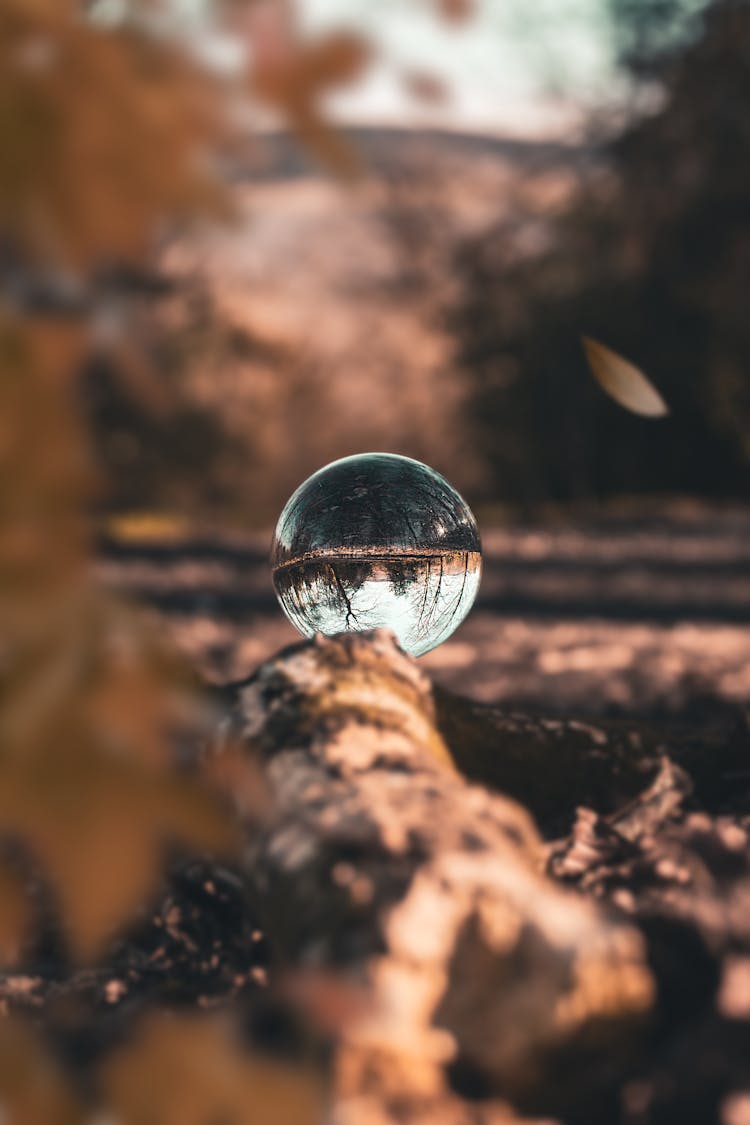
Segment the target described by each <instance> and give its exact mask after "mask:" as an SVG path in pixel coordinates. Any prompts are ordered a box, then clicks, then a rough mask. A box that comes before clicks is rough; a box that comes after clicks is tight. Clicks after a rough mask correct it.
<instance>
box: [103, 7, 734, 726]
mask: <svg viewBox="0 0 750 1125" xmlns="http://www.w3.org/2000/svg"><path fill="white" fill-rule="evenodd" d="M96 10H99V9H96ZM107 10H108V9H107V6H106V5H102V11H103V12H106V11H107ZM170 11H171V18H172V21H173V22H172V23H171V24H170V27H172V28H173V29H174V30H176V31H178V32H179V34H180V35H181V36H182V37H183V39H184V41H185V42H186V43H187V44H188V45H190V44H192V45H193V46H195V44H198V45H199V46H200V53H201V58H202V59H204V61H206V62H207V63H208V64H210V66H211V67H212V68H213V69H214V71H215V72H216V73H218V74H220V75H223V76H224V78H225V80H227V81H236V80H237V76H238V75H239V74H242V73H244V72H243V66H244V67H249V77H250V86H251V96H250V97H249V98H247V97H244V98H240V99H239V101H240V102H241V103H242V104H241V106H240V105H236V106H235V112H234V122H233V124H234V131H233V135H232V142H231V146H230V149H229V150H228V151H225V152H224V155H223V161H224V163H223V166H222V167H223V171H224V174H225V178H226V180H227V181H228V190H229V194H230V196H231V202H232V206H233V208H234V216H233V221H232V222H230V223H229V224H228V225H226V226H225V227H223V228H222V227H217V226H216V225H212V226H205V227H204V228H203V229H201V230H200V231H196V230H195V229H192V230H191V231H190V232H188V233H184V234H182V233H181V234H177V235H174V236H172V237H169V238H165V239H164V240H163V243H162V246H161V249H160V252H159V254H158V255H157V256H156V258H155V259H154V264H153V273H152V276H151V277H150V278H144V279H142V280H143V284H144V286H145V289H146V292H145V300H143V301H141V302H138V300H137V297H136V298H135V299H134V300H135V305H136V306H137V309H138V312H137V315H138V317H139V318H140V322H139V328H138V331H137V333H136V334H135V337H134V339H135V341H136V344H137V345H138V350H139V352H140V354H139V355H138V356H137V357H136V356H134V351H135V350H136V349H134V347H133V346H132V345H131V346H130V347H129V348H128V354H127V356H126V357H124V358H126V359H127V361H128V362H127V363H126V364H125V365H123V363H122V359H123V357H122V356H120V357H119V359H118V356H117V354H114V355H112V354H110V355H108V356H103V357H100V358H98V359H97V360H96V361H95V362H93V363H92V365H91V371H90V378H89V382H88V385H87V386H88V389H87V397H86V403H87V409H88V411H89V418H90V425H91V427H92V431H93V435H94V439H95V443H96V450H97V457H98V463H99V471H100V474H101V476H102V478H104V479H106V487H104V488H103V489H102V492H101V494H100V495H101V501H100V507H101V512H102V514H103V515H105V516H107V517H109V518H110V524H109V526H110V527H114V528H115V530H116V531H118V532H120V533H123V532H124V533H125V535H126V537H127V536H128V535H130V537H131V539H132V540H133V541H134V540H137V539H138V537H139V535H140V536H141V537H142V536H143V533H144V532H146V531H148V527H149V526H150V527H151V530H152V532H153V538H154V539H158V538H159V534H160V533H161V532H160V530H159V529H160V528H161V529H163V530H166V531H169V530H170V528H172V530H174V529H175V528H176V527H178V526H179V527H180V528H181V529H182V530H181V531H180V532H179V533H178V532H177V531H175V534H176V535H177V537H178V538H180V535H182V539H181V545H180V546H174V547H173V548H166V547H165V549H164V550H163V551H162V552H161V554H160V553H159V551H158V550H156V546H157V545H156V543H154V544H153V547H154V550H153V551H152V552H151V554H150V556H148V557H147V555H144V554H143V552H141V553H140V554H139V553H138V551H137V549H136V546H135V543H134V542H131V543H130V545H129V547H128V551H129V552H130V554H129V555H128V557H127V558H126V557H125V554H126V552H125V551H124V547H123V550H122V551H120V552H119V554H118V552H117V551H116V550H112V551H111V552H110V557H109V561H108V562H107V564H106V571H107V574H108V576H109V577H110V578H111V579H112V580H113V581H115V582H117V583H119V584H121V585H124V586H133V585H134V586H135V587H137V588H138V590H139V591H140V593H141V594H143V595H145V596H146V597H147V598H149V599H150V600H151V601H152V602H153V603H155V604H158V605H159V606H160V607H161V609H162V610H163V611H165V612H166V611H168V612H169V614H170V620H171V621H172V623H173V626H174V628H175V630H176V635H177V636H178V639H179V643H180V644H181V645H183V646H184V647H185V648H186V650H187V651H188V652H189V653H190V656H191V659H192V660H197V661H198V663H199V664H200V666H201V667H202V669H203V670H204V672H205V673H206V674H207V675H208V676H209V677H211V678H212V679H218V680H224V679H227V678H232V677H237V676H240V675H242V674H245V673H246V672H247V671H248V670H249V669H250V668H251V667H252V666H254V664H255V663H256V662H257V661H258V660H259V659H261V658H263V657H265V656H266V655H267V654H268V653H269V652H270V651H272V650H273V649H274V648H275V647H277V646H278V645H279V644H281V643H284V642H285V641H288V640H291V639H293V634H292V633H291V631H290V630H288V629H287V628H286V625H285V623H284V622H283V620H282V619H281V618H280V617H279V615H278V612H277V610H276V608H275V605H274V603H273V598H272V595H271V592H270V582H269V580H268V572H267V567H266V563H265V555H266V551H267V545H268V541H269V539H270V533H271V528H272V526H273V523H274V522H275V519H276V518H277V516H278V513H279V512H280V510H281V507H282V505H283V503H284V502H285V500H286V498H287V497H288V496H289V494H290V493H291V491H292V490H293V488H294V487H296V485H297V484H298V483H300V481H301V480H303V479H304V478H305V477H306V476H307V475H308V474H309V473H311V472H313V471H314V470H315V469H317V468H318V467H320V466H321V465H322V464H325V463H326V462H327V461H330V460H332V459H333V458H336V457H340V456H344V455H346V454H350V453H354V452H359V451H364V450H387V451H392V452H398V453H404V454H407V455H409V456H412V457H417V458H419V459H422V460H424V461H426V462H428V463H429V464H431V465H433V466H434V467H435V468H437V469H439V470H440V471H441V472H443V473H444V474H445V475H446V476H447V477H448V478H449V479H450V480H451V481H452V482H454V483H455V485H456V486H457V487H458V488H459V489H460V490H461V491H462V492H463V493H464V494H465V495H466V497H467V498H468V499H469V501H470V503H471V504H472V506H473V507H474V508H475V510H476V512H477V515H478V517H479V519H480V524H481V526H482V529H483V533H484V539H485V543H486V547H487V574H486V579H485V582H484V586H483V592H482V596H481V599H480V603H479V609H478V611H477V613H476V614H475V615H474V616H473V617H472V619H471V620H470V621H469V622H468V623H467V624H466V625H465V626H464V627H463V629H462V630H461V631H460V632H459V634H458V635H457V636H456V638H455V639H454V640H453V641H452V642H450V643H449V644H448V645H446V646H444V647H443V648H441V649H440V650H439V651H438V652H436V653H434V654H432V655H431V656H429V657H428V658H427V659H426V663H427V665H428V666H429V667H430V669H431V670H432V671H433V672H434V673H435V674H436V675H438V676H439V677H441V678H443V679H444V680H445V682H446V683H448V684H449V685H450V686H455V687H458V688H460V689H461V690H463V691H467V692H469V693H470V694H474V695H477V696H478V697H480V698H484V699H497V698H500V699H505V700H509V701H515V702H519V703H523V704H524V705H534V706H537V707H544V706H545V705H546V706H549V705H550V704H552V705H554V706H558V707H563V708H566V709H574V710H575V709H576V708H577V709H579V710H580V709H581V708H584V709H587V710H588V709H593V710H604V711H615V712H617V711H619V710H622V709H623V708H624V709H626V710H628V709H633V708H635V709H641V710H643V709H656V710H667V711H669V712H674V711H675V710H678V711H679V710H682V709H684V708H685V707H688V706H689V705H692V704H695V701H696V700H701V701H702V702H701V706H702V705H703V703H704V702H705V701H706V700H708V699H711V698H715V699H717V700H722V699H723V700H729V701H731V702H738V701H741V700H743V699H745V698H746V695H747V690H748V687H750V679H749V675H750V674H749V673H748V671H747V666H748V661H749V660H750V650H749V649H748V645H747V637H746V630H745V629H744V628H743V626H744V624H745V623H746V620H747V612H748V610H747V606H748V604H750V601H749V595H750V582H749V580H748V578H747V569H748V568H747V562H748V552H749V551H750V544H749V543H748V523H747V515H746V502H747V497H748V488H749V486H750V472H749V468H748V466H749V465H750V444H748V433H749V432H750V390H749V385H748V374H747V358H746V357H747V355H748V351H749V345H750V340H749V339H748V332H749V331H750V329H748V323H749V322H748V320H747V316H746V312H745V302H746V296H745V294H746V282H747V276H748V268H749V266H750V160H749V159H748V156H747V154H748V151H749V149H748V140H749V139H750V138H749V137H748V130H749V129H750V125H749V124H748V122H750V116H749V115H748V102H749V101H750V69H749V68H748V65H747V63H748V51H749V50H750V15H749V13H748V10H747V7H746V5H744V4H742V3H732V2H725V0H721V2H718V0H717V2H711V3H701V2H698V0H568V2H566V3H556V4H552V3H545V2H542V0H537V2H535V3H532V4H529V3H521V2H520V0H485V2H484V3H476V4H473V3H470V2H468V0H466V2H462V0H455V2H450V0H446V2H443V3H438V4H430V3H427V2H426V0H424V2H418V0H414V2H407V0H392V2H389V3H383V4H378V5H377V6H373V5H371V4H365V3H355V2H353V0H352V2H346V3H345V2H344V0H341V2H336V0H306V2H300V3H298V4H296V5H295V6H292V5H291V4H281V3H256V4H252V5H250V6H249V7H244V8H242V7H236V6H235V7H234V8H231V9H229V8H222V9H217V8H213V9H212V8H210V7H208V6H207V5H205V4H199V3H197V2H193V3H191V4H188V3H184V4H183V5H175V6H172V8H171V9H170ZM290 60H296V61H294V62H292V61H290ZM245 93H247V87H245ZM582 335H587V336H592V337H594V338H595V339H598V340H600V341H602V342H603V343H605V344H607V345H608V346H609V347H612V348H614V349H616V350H617V351H618V352H620V353H621V354H622V355H624V356H626V357H627V358H629V359H630V360H631V361H632V362H634V363H635V364H637V365H638V366H639V367H640V369H641V370H642V371H644V372H645V373H646V374H647V376H648V377H649V378H650V379H651V380H652V382H653V383H654V385H655V386H656V387H657V388H658V389H659V391H660V392H661V394H662V395H663V397H664V398H665V399H666V401H667V403H668V405H669V407H670V414H669V416H668V417H666V418H663V419H659V420H654V419H650V418H643V417H639V416H636V415H634V414H632V413H630V412H627V411H625V410H623V409H622V408H620V407H619V406H618V405H617V404H616V403H614V402H613V401H612V400H611V399H610V398H608V397H607V396H605V395H604V394H603V393H602V390H601V388H600V387H599V386H598V385H597V383H596V381H595V380H594V379H593V378H592V375H591V371H590V370H589V368H588V366H587V363H586V359H585V356H584V353H583V349H582V346H581V336H582ZM144 366H145V367H148V366H150V367H151V368H153V370H154V372H155V374H154V379H155V381H156V383H157V384H158V386H159V387H161V388H166V389H167V403H166V406H165V404H164V403H163V402H162V401H161V399H160V400H159V403H158V404H154V403H153V402H152V401H151V400H150V398H149V396H144V395H143V394H142V393H141V389H142V384H143V383H144V382H146V380H145V379H144V378H141V379H140V380H139V381H137V382H136V383H135V384H134V382H133V379H132V377H129V374H128V368H129V369H130V375H131V376H132V369H133V368H134V367H137V368H138V369H139V370H140V369H141V368H142V367H144ZM154 379H152V380H151V385H152V384H153V382H154ZM151 397H153V396H151ZM139 514H140V516H141V519H140V520H139V519H138V518H135V517H136V516H138V515H139ZM144 516H148V517H149V518H150V519H151V524H150V525H149V524H148V521H147V522H146V523H144V520H143V517H144ZM112 517H115V518H114V522H112ZM154 517H158V518H157V520H156V523H154V522H153V521H154ZM170 521H172V523H170ZM180 521H182V522H180ZM227 537H229V538H227ZM114 538H115V539H116V538H117V536H116V535H115V536H114ZM120 538H121V539H122V535H121V536H120ZM186 540H187V541H190V542H192V544H193V546H194V547H195V548H196V549H197V551H198V554H197V555H196V554H195V552H193V553H192V554H191V548H190V545H189V543H188V542H186ZM111 545H112V544H111V543H110V546H111ZM696 705H697V704H696Z"/></svg>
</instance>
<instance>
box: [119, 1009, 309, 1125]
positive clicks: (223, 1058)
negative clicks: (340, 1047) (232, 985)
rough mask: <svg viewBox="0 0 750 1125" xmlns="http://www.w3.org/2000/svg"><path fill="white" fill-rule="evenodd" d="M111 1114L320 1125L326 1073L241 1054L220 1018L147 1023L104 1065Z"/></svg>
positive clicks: (192, 1121) (127, 1121)
mask: <svg viewBox="0 0 750 1125" xmlns="http://www.w3.org/2000/svg"><path fill="white" fill-rule="evenodd" d="M102 1086H103V1088H104V1092H105V1104H106V1110H107V1112H109V1113H112V1115H113V1118H114V1119H115V1120H117V1121H118V1122H121V1123H122V1125H204V1123H205V1122H207V1121H232V1122H235V1123H236V1125H322V1122H323V1119H324V1096H323V1095H324V1091H323V1083H322V1081H321V1078H320V1076H319V1075H318V1074H317V1073H316V1072H315V1071H313V1070H311V1069H309V1068H308V1067H303V1066H293V1065H291V1064H289V1063H282V1062H279V1061H277V1060H274V1059H270V1058H262V1057H258V1056H257V1055H251V1054H249V1053H248V1052H247V1051H246V1050H243V1048H242V1046H241V1044H240V1043H239V1041H238V1038H237V1036H236V1035H235V1033H234V1029H233V1027H232V1024H231V1023H230V1021H229V1020H227V1019H226V1018H223V1017H222V1016H214V1015H212V1016H182V1017H175V1016H172V1015H169V1014H166V1013H157V1014H156V1015H154V1016H151V1017H150V1018H149V1019H147V1020H145V1021H144V1022H143V1023H142V1024H141V1026H140V1028H139V1030H138V1033H137V1035H136V1037H135V1039H134V1041H133V1042H131V1043H130V1044H129V1045H128V1046H127V1047H124V1048H122V1049H120V1050H119V1051H117V1052H115V1053H114V1054H113V1056H112V1057H111V1058H109V1059H108V1060H107V1061H106V1062H105V1065H104V1068H103V1073H102Z"/></svg>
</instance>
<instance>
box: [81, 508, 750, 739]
mask: <svg viewBox="0 0 750 1125" xmlns="http://www.w3.org/2000/svg"><path fill="white" fill-rule="evenodd" d="M636 511H637V509H636ZM270 538H271V536H270V532H269V533H266V534H254V535H250V536H240V535H234V534H230V533H225V534H223V535H219V536H216V535H215V534H214V535H212V536H208V535H205V536H204V535H193V536H186V537H184V538H170V539H169V540H162V541H159V540H158V539H153V538H152V539H149V540H141V541H140V542H139V541H138V540H137V539H128V540H124V539H114V538H110V539H109V540H107V541H106V542H105V543H104V544H103V548H102V553H101V557H100V563H99V571H100V574H101V577H102V578H103V580H104V581H105V582H106V583H107V584H109V585H110V586H112V587H113V588H115V589H118V590H121V591H122V592H124V593H127V594H134V595H136V596H137V598H138V599H139V600H141V601H144V602H145V603H146V604H147V605H148V606H150V607H151V608H152V609H153V610H154V611H155V612H156V614H157V615H158V618H159V620H160V621H161V622H162V623H163V624H164V625H166V627H167V628H168V629H169V630H170V632H171V633H172V635H173V637H174V639H175V642H176V643H177V645H178V647H179V648H180V649H181V650H182V651H183V652H184V653H185V654H186V655H187V657H188V658H189V659H190V661H191V662H192V663H193V664H194V665H195V666H196V667H197V668H198V669H199V671H200V672H201V673H202V674H203V675H204V676H206V678H207V679H209V680H210V681H211V682H214V683H222V682H227V681H232V680H237V679H240V678H242V677H244V676H246V675H248V674H249V673H250V672H251V671H252V670H253V669H254V668H255V667H256V666H257V665H258V664H259V663H261V661H263V660H266V659H268V658H269V657H270V656H272V655H273V654H274V652H276V651H277V650H278V649H279V648H281V647H282V646H284V645H286V644H289V643H291V642H293V641H294V640H296V639H297V633H296V632H295V631H294V629H293V628H292V626H291V625H290V624H289V623H288V622H287V621H286V619H285V618H284V616H283V614H282V612H281V610H280V608H279V606H278V605H277V603H276V599H275V597H274V593H273V588H272V584H271V574H270V568H269V564H268V548H269V544H270ZM483 540H484V573H483V579H482V584H481V587H480V591H479V596H478V599H477V603H476V606H475V608H474V610H473V612H472V613H471V614H470V615H469V618H468V620H467V621H465V622H464V624H463V625H462V626H461V627H460V628H459V629H458V630H457V632H456V633H455V634H454V635H453V636H452V637H451V638H450V639H449V640H448V641H446V642H445V643H444V644H442V645H441V646H440V647H439V648H437V649H435V650H434V651H433V652H431V653H428V654H427V655H426V656H425V657H423V658H422V659H421V660H420V662H419V663H420V665H421V666H422V667H423V668H424V670H425V671H426V672H427V673H428V674H429V675H430V676H431V677H432V678H433V679H434V680H435V681H436V682H437V683H439V684H440V685H441V686H443V687H446V688H448V689H450V690H452V691H455V692H459V693H461V694H463V695H466V696H468V697H470V698H472V699H476V700H479V701H482V702H485V703H497V704H502V705H512V706H516V707H519V708H521V709H526V710H531V711H533V712H534V713H560V714H573V715H574V714H580V715H582V716H585V715H589V716H590V715H602V716H605V715H609V716H617V715H639V716H653V717H657V716H663V717H664V718H678V717H679V718H683V719H686V720H690V718H691V717H692V718H694V719H700V718H701V716H704V715H708V714H710V713H711V712H715V711H717V710H722V709H726V708H729V709H734V708H736V707H737V706H742V705H745V704H747V702H748V701H749V700H750V511H748V510H746V509H744V508H741V507H739V506H736V507H731V506H730V507H711V506H709V505H707V504H700V503H684V502H683V503H681V504H674V503H673V504H671V505H667V506H664V507H663V508H656V509H654V508H653V507H652V508H651V509H649V511H648V512H647V513H646V514H640V515H637V516H636V515H633V514H632V513H630V514H627V515H622V514H619V515H617V516H614V515H609V516H600V517H599V518H596V519H594V518H588V519H582V518H580V517H577V518H572V519H571V520H570V521H564V520H562V519H560V518H558V520H557V521H555V522H548V523H537V524H532V523H518V524H513V525H507V526H505V527H502V528H500V527H496V528H490V529H488V530H487V529H485V530H484V533H483Z"/></svg>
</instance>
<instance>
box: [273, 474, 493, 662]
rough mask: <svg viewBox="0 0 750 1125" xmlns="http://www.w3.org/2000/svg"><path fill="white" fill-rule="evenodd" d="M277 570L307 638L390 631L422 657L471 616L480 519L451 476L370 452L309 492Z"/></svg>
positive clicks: (302, 496) (294, 513)
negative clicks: (345, 633)
mask: <svg viewBox="0 0 750 1125" xmlns="http://www.w3.org/2000/svg"><path fill="white" fill-rule="evenodd" d="M271 562H272V567H273V581H274V586H275V589H276V594H277V597H278V599H279V602H280V603H281V606H282V608H283V610H284V612H285V614H286V615H287V617H288V618H289V620H290V621H291V622H292V624H293V625H294V626H295V627H296V628H297V629H298V630H299V631H300V633H302V634H303V635H304V636H312V635H313V634H314V633H325V634H326V635H327V636H331V635H333V634H335V633H342V632H360V631H362V630H365V629H376V628H380V627H385V628H388V629H392V630H393V632H394V633H395V634H396V636H397V638H398V640H399V643H400V644H401V646H402V648H404V649H405V650H406V651H407V652H410V653H412V655H414V656H419V655H421V654H422V653H425V652H429V650H430V649H432V648H435V646H436V645H439V644H440V643H441V642H442V641H444V640H445V639H446V638H447V637H449V636H450V635H451V633H452V632H453V631H454V629H456V628H457V627H458V625H460V624H461V622H462V621H463V619H464V618H465V617H466V614H467V613H468V612H469V610H470V609H471V606H472V604H473V602H474V598H475V597H476V592H477V588H478V586H479V579H480V575H481V564H482V555H481V544H480V540H479V532H478V530H477V525H476V521H475V520H474V517H473V515H472V513H471V510H470V509H469V507H468V505H467V504H466V502H465V501H464V500H463V499H462V497H461V496H460V495H459V494H458V492H456V490H455V488H453V487H452V486H451V485H450V484H449V483H448V481H447V480H445V478H444V477H442V476H440V474H439V473H436V472H435V471H434V470H433V469H430V468H429V467H428V466H427V465H423V464H421V462H419V461H413V460H412V459H411V458H408V457H398V456H396V455H395V454H391V453H364V454H359V455H357V456H355V457H345V458H343V459H342V460H341V461H334V462H333V463H332V464H330V465H326V466H325V468H323V469H320V470H319V471H318V472H317V473H314V474H313V476H311V477H309V478H308V480H306V481H305V482H304V484H302V485H300V487H299V488H298V489H297V491H296V492H295V493H294V495H293V496H292V497H291V499H290V500H289V501H288V503H287V504H286V506H285V508H284V510H283V512H282V513H281V516H280V517H279V522H278V524H277V527H276V534H275V536H274V542H273V547H272V554H271Z"/></svg>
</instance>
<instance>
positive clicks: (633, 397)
mask: <svg viewBox="0 0 750 1125" xmlns="http://www.w3.org/2000/svg"><path fill="white" fill-rule="evenodd" d="M582 340H583V347H584V351H585V352H586V358H587V359H588V362H589V367H590V368H591V371H592V373H593V375H594V378H595V379H596V381H597V382H598V384H599V386H600V387H601V388H602V389H603V390H604V391H605V392H606V393H607V394H608V395H609V396H610V398H613V399H614V400H615V402H617V403H619V404H620V406H624V407H625V409H626V410H630V411H632V412H633V414H641V415H643V416H644V417H646V418H662V417H664V415H666V414H668V413H669V407H668V406H667V404H666V403H665V402H664V399H663V398H662V397H661V395H660V394H659V392H658V391H657V390H656V388H655V387H654V386H653V384H652V383H650V382H649V380H648V379H647V378H646V376H645V375H644V374H643V372H642V371H640V370H639V369H638V368H637V367H636V366H635V365H634V364H632V363H630V362H629V361H628V360H627V359H623V357H622V356H621V355H618V354H617V352H613V351H612V349H611V348H607V347H605V345H604V344H600V343H599V342H598V341H597V340H592V339H591V338H590V337H589V336H583V337H582Z"/></svg>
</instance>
